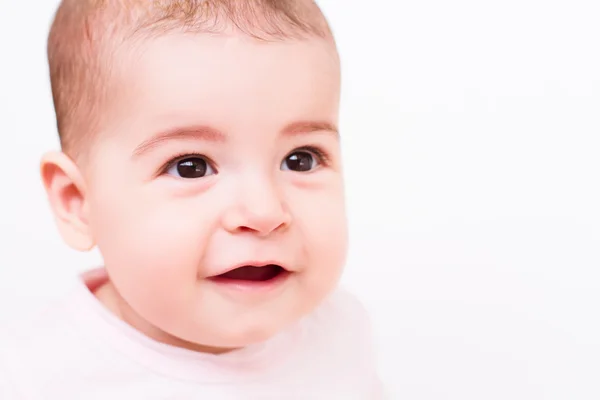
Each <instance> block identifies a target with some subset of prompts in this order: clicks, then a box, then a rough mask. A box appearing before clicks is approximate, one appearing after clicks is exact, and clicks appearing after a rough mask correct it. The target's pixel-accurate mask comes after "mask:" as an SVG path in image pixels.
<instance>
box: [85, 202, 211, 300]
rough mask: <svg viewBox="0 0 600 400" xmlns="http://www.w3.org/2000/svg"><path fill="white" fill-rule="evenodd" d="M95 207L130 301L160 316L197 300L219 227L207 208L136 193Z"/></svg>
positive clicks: (101, 238)
mask: <svg viewBox="0 0 600 400" xmlns="http://www.w3.org/2000/svg"><path fill="white" fill-rule="evenodd" d="M139 199H148V200H146V201H141V200H139ZM94 203H95V204H94V207H93V209H94V215H93V217H94V218H93V221H92V222H93V230H94V234H95V236H96V240H97V244H98V248H99V250H100V252H101V254H102V256H103V258H104V262H105V265H106V268H107V270H108V272H109V274H110V276H111V279H112V280H113V281H114V284H115V286H116V287H117V288H118V289H119V291H120V292H121V295H122V296H123V297H124V298H125V299H126V300H128V301H129V302H130V303H131V304H132V305H136V306H137V307H136V308H142V309H153V310H160V309H161V308H164V307H167V304H166V303H167V302H169V303H173V302H175V303H179V302H184V301H185V300H184V299H186V298H187V296H191V295H192V293H193V289H194V287H195V284H196V280H197V276H198V273H199V267H200V266H201V264H202V258H203V256H204V251H205V248H204V245H205V243H207V242H208V240H207V238H208V235H209V232H210V229H211V228H210V227H212V226H213V225H214V222H213V221H210V220H208V218H210V217H211V215H212V214H209V213H202V212H201V210H202V209H203V208H205V207H208V206H207V205H203V204H202V202H199V201H198V199H196V200H195V201H194V203H192V202H191V201H190V200H181V199H180V200H177V201H174V200H173V199H165V198H163V197H161V196H159V195H152V194H148V193H145V194H144V195H143V196H141V195H140V193H137V194H136V193H134V192H133V191H130V192H129V193H122V192H121V193H120V195H119V198H118V199H117V201H110V199H108V198H106V196H103V198H101V199H100V198H99V199H97V200H96V201H95V202H94ZM213 218H214V217H213ZM155 302H158V303H162V305H161V304H154V303H155ZM143 303H145V304H143ZM140 311H141V310H140ZM157 312H160V311H157Z"/></svg>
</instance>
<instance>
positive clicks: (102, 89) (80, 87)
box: [48, 0, 333, 158]
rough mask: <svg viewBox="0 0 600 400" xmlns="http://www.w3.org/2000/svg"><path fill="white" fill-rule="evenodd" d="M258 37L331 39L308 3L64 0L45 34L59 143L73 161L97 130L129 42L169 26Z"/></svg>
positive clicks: (293, 0) (318, 12)
mask: <svg viewBox="0 0 600 400" xmlns="http://www.w3.org/2000/svg"><path fill="white" fill-rule="evenodd" d="M228 29H233V30H235V31H238V32H242V33H244V34H246V35H248V36H251V37H253V38H255V39H257V40H264V41H272V40H285V39H302V38H306V37H315V36H316V37H319V38H323V39H326V40H332V39H333V37H332V34H331V31H330V28H329V25H328V23H327V21H326V19H325V17H324V16H323V14H322V13H321V10H320V9H319V7H318V6H317V5H316V4H315V3H314V1H312V0H63V1H62V2H61V4H60V6H59V8H58V10H57V12H56V14H55V17H54V20H53V23H52V26H51V28H50V34H49V37H48V64H49V70H50V82H51V89H52V97H53V102H54V109H55V112H56V121H57V128H58V133H59V138H60V143H61V147H62V149H63V151H64V152H66V153H67V154H69V155H70V156H71V157H73V158H77V157H78V156H79V155H80V154H81V152H82V151H83V148H84V146H83V144H84V143H86V144H88V143H89V141H90V138H92V137H94V136H95V134H97V133H98V130H99V129H100V126H101V123H102V114H103V113H102V110H103V109H104V107H105V105H106V104H107V102H108V101H109V96H110V92H111V85H113V84H114V81H115V79H114V75H115V72H114V70H113V68H111V65H112V62H113V60H114V57H115V56H116V54H117V53H118V51H119V50H121V49H123V48H124V47H125V46H126V45H133V44H135V43H136V41H139V40H143V39H146V38H151V37H152V36H160V35H163V34H167V33H169V32H173V31H180V32H184V33H215V34H222V33H224V32H226V31H227V30H228Z"/></svg>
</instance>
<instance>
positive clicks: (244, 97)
mask: <svg viewBox="0 0 600 400" xmlns="http://www.w3.org/2000/svg"><path fill="white" fill-rule="evenodd" d="M48 54H49V65H50V77H51V84H52V93H53V98H54V105H55V109H56V115H57V121H58V131H59V133H60V139H61V147H62V151H61V152H55V153H49V154H47V155H45V156H44V158H43V160H42V163H41V174H42V179H43V183H44V186H45V188H46V191H47V194H48V198H49V201H50V204H51V207H52V210H53V213H54V216H55V219H56V222H57V225H58V228H59V230H60V233H61V235H62V237H63V238H64V240H65V242H66V243H67V244H68V245H69V246H71V247H72V248H74V249H77V250H80V251H87V250H90V249H92V248H95V247H96V246H97V247H98V249H99V251H100V253H101V255H102V258H103V261H104V263H103V264H104V267H103V268H100V269H97V270H93V271H90V272H88V273H86V274H84V275H83V276H81V277H77V279H74V282H73V290H72V291H70V292H69V293H68V294H67V295H66V296H65V297H64V298H61V299H59V300H58V301H57V302H55V303H53V304H51V305H49V306H48V307H47V308H45V309H44V312H43V313H41V314H40V315H39V316H37V317H36V318H33V319H28V320H27V322H20V323H18V324H12V325H11V326H10V327H9V329H6V330H5V331H3V332H2V338H1V339H0V398H1V399H2V400H12V399H28V400H29V399H31V400H37V399H56V400H70V399H77V400H92V399H111V400H113V399H128V400H131V399H143V400H151V399H278V400H284V399H344V400H350V399H369V400H372V399H379V398H381V389H380V385H379V380H378V378H377V373H376V368H375V362H374V355H373V350H372V344H371V338H370V333H369V322H368V318H367V316H366V313H365V312H364V310H363V309H362V308H361V306H360V304H359V303H358V302H357V301H356V300H354V299H353V297H351V296H350V295H348V294H345V293H343V292H342V291H341V290H340V289H337V285H338V281H339V278H340V275H341V273H342V270H343V265H344V263H345V258H346V250H347V232H346V217H345V208H344V186H343V179H342V161H341V154H340V146H339V142H340V138H339V133H338V128H337V123H338V108H339V97H340V65H339V57H338V54H337V51H336V46H335V42H334V39H333V37H332V34H331V31H330V29H329V27H328V24H327V22H326V20H325V18H324V16H323V15H322V14H321V12H320V10H319V9H318V7H317V5H315V4H314V3H313V2H312V1H308V0H296V1H294V0H244V1H242V0H235V1H233V0H206V1H201V0H180V1H176V0H171V1H167V0H165V1H150V0H139V1H135V0H64V1H63V2H62V3H61V5H60V7H59V9H58V12H57V14H56V16H55V19H54V23H53V25H52V28H51V31H50V36H49V41H48ZM57 267H60V265H56V264H55V262H52V263H51V265H49V268H57Z"/></svg>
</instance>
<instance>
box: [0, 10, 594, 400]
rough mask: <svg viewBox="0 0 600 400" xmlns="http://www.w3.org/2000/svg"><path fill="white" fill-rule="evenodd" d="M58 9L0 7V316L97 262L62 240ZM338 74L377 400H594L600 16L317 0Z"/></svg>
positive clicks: (355, 261)
mask: <svg viewBox="0 0 600 400" xmlns="http://www.w3.org/2000/svg"><path fill="white" fill-rule="evenodd" d="M57 4H58V1H57V0H45V1H41V0H38V1H34V0H30V1H22V0H0V134H1V142H0V204H1V209H0V238H1V241H0V317H2V318H5V317H7V316H14V315H16V314H17V313H18V312H21V310H23V309H27V308H29V307H33V306H34V305H36V304H39V302H43V301H45V299H46V298H48V297H49V296H53V295H55V294H56V293H57V292H59V291H60V289H61V287H62V286H61V284H62V283H61V282H63V281H64V279H65V278H67V277H69V276H71V275H72V274H74V273H75V272H77V271H81V270H84V269H87V268H88V267H90V266H95V265H96V264H98V263H100V258H99V256H98V254H96V253H92V254H84V255H81V254H77V253H73V252H72V251H71V250H69V249H67V248H66V247H65V246H64V245H63V244H62V242H61V240H60V238H59V236H58V234H57V232H56V230H55V227H54V225H53V221H52V218H51V216H50V212H49V209H48V206H47V204H46V201H45V198H44V193H43V192H42V187H41V185H40V182H39V178H38V160H39V157H40V155H41V154H42V153H43V152H44V151H46V150H48V149H52V148H57V146H58V141H57V138H56V131H55V125H54V124H55V122H54V115H53V110H52V105H51V97H50V92H49V83H48V79H47V64H46V58H45V57H46V55H45V40H46V35H47V30H48V27H49V23H50V20H51V17H52V13H53V11H54V9H55V7H56V6H57ZM321 4H322V6H323V8H324V11H325V12H326V14H327V15H328V17H329V19H330V21H331V23H332V25H333V28H334V30H335V33H336V35H337V38H338V42H339V48H340V51H341V55H342V59H343V63H344V65H343V73H344V93H343V99H344V102H343V110H342V111H343V113H342V130H343V132H342V136H343V143H344V150H345V154H346V155H345V157H346V162H347V166H346V170H347V182H348V196H349V205H350V221H351V235H352V249H351V254H350V260H349V265H348V270H347V274H346V276H345V278H344V280H345V283H346V284H347V285H348V286H350V287H351V288H352V289H353V290H354V291H356V292H357V293H359V295H360V296H362V299H363V300H364V302H365V303H366V305H367V306H368V307H369V309H370V310H371V312H372V315H373V320H374V324H375V328H376V333H377V344H378V349H379V351H380V359H381V372H382V376H383V377H384V379H385V380H386V383H387V384H388V386H389V388H390V391H391V393H392V394H393V395H392V398H393V399H415V400H417V399H427V400H434V399H436V400H437V399H460V400H482V399H484V400H485V399H527V400H537V399H564V400H578V399H600V323H599V320H600V318H599V315H598V314H599V313H598V308H599V306H600V290H599V289H600V272H599V269H600V256H599V253H600V212H599V211H598V208H599V205H600V190H599V187H600V182H599V177H598V174H599V172H600V161H599V160H600V158H599V157H598V153H599V152H600V139H599V134H600V131H599V128H600V113H599V111H600V78H599V74H600V45H599V39H600V24H599V23H598V19H599V18H600V6H599V5H598V3H597V2H594V1H579V0H570V1H566V0H563V1H548V0H546V1H534V0H503V1H475V0H473V1H467V0H455V1H443V0H418V1H417V0H413V1H402V2H396V1H391V0H386V1H383V0H378V1H375V0H370V1H365V0H363V1H354V0H353V1H349V0H344V1H341V0H322V1H321Z"/></svg>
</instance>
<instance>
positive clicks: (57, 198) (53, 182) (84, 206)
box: [40, 152, 95, 251]
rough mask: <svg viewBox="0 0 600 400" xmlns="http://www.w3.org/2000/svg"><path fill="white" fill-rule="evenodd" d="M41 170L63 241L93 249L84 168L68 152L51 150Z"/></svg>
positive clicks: (77, 246)
mask: <svg viewBox="0 0 600 400" xmlns="http://www.w3.org/2000/svg"><path fill="white" fill-rule="evenodd" d="M40 172H41V177H42V182H43V184H44V188H45V189H46V194H47V196H48V200H49V202H50V207H51V208H52V212H53V213H54V218H55V220H56V223H57V225H58V229H59V232H60V234H61V236H62V238H63V240H64V241H65V242H66V243H67V245H69V246H70V247H72V248H74V249H76V250H79V251H89V250H91V249H92V248H93V247H94V245H95V243H94V238H93V235H92V232H91V229H90V225H89V215H88V214H89V212H88V201H87V198H86V188H85V181H84V179H83V175H82V173H81V171H80V170H79V168H78V167H77V165H76V164H75V163H74V162H73V161H72V160H71V159H70V158H69V157H68V156H67V155H66V154H64V153H61V152H51V153H47V154H45V155H44V156H43V157H42V161H41V164H40Z"/></svg>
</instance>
